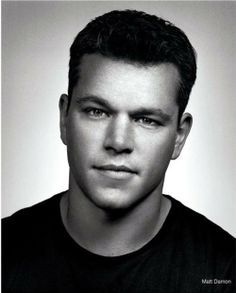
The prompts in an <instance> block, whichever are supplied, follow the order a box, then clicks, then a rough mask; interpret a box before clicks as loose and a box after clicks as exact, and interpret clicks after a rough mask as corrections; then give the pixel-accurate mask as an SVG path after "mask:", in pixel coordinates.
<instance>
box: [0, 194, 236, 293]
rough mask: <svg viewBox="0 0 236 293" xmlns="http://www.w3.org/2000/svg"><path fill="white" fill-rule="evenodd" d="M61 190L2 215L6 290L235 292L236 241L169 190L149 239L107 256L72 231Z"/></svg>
mask: <svg viewBox="0 0 236 293" xmlns="http://www.w3.org/2000/svg"><path fill="white" fill-rule="evenodd" d="M62 195H63V193H62V194H58V195H55V196H53V197H52V198H50V199H48V200H46V201H43V202H41V203H39V204H37V205H34V206H33V207H30V208H26V209H23V210H21V211H19V212H17V213H15V214H14V215H12V216H11V217H8V218H5V219H4V220H3V224H2V233H3V234H2V273H3V274H2V292H3V293H4V292H19V293H20V292H21V293H23V292H24V293H27V292H34V293H39V292H40V293H43V292H44V293H45V292H58V293H60V292H65V293H70V292H77V293H80V292H82V293H85V292H86V293H93V292H94V293H95V292H96V293H118V292H120V293H121V292H122V293H123V292H127V293H136V292H137V293H154V292H155V293H158V292H163V293H170V292H178V293H180V292H181V293H184V292H197V293H199V292H220V293H221V292H236V291H235V259H234V257H235V252H236V246H235V239H234V238H233V237H232V236H231V235H229V234H228V233H227V232H225V231H224V230H223V229H221V228H220V227H218V226H217V225H215V224H213V223H212V222H210V221H209V220H208V219H206V218H205V217H203V216H202V215H200V214H198V213H196V212H194V211H192V210H191V209H189V208H187V207H185V206H184V205H182V204H181V203H180V202H178V201H177V200H175V199H173V198H171V197H170V196H167V197H168V198H169V199H170V200H171V202H172V207H171V209H170V212H169V214H168V216H167V218H166V220H165V222H164V224H163V226H162V228H161V230H160V231H159V233H158V234H157V235H156V236H155V237H154V238H153V239H152V240H151V241H150V242H149V243H147V244H146V245H145V246H143V247H142V248H141V249H139V250H137V251H135V252H132V253H129V254H126V255H123V256H116V257H105V256H100V255H96V254H93V253H91V252H89V251H87V250H85V249H84V248H82V247H80V246H79V245H78V244H77V243H76V242H75V241H74V240H73V239H72V238H71V237H70V236H69V234H68V233H67V231H66V230H65V228H64V226H63V223H62V220H61V216H60V207H59V202H60V198H61V196H62Z"/></svg>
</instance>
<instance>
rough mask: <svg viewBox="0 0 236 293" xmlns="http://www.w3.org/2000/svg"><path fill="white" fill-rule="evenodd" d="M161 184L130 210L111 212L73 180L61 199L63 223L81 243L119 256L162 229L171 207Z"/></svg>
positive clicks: (104, 252)
mask: <svg viewBox="0 0 236 293" xmlns="http://www.w3.org/2000/svg"><path fill="white" fill-rule="evenodd" d="M70 180H71V179H70ZM162 185H163V184H161V186H160V188H159V189H160V190H159V189H157V190H155V191H153V192H152V193H151V194H149V196H148V197H147V198H145V200H143V201H142V202H140V203H139V204H138V205H136V206H135V207H134V208H132V209H129V211H127V212H125V211H123V212H122V213H121V212H117V211H116V212H115V213H112V212H111V211H104V210H103V209H100V208H98V207H97V206H95V205H94V204H93V203H92V202H91V201H90V200H89V199H88V198H87V197H86V196H85V195H84V194H83V192H82V190H81V189H79V187H78V186H77V185H76V186H75V185H74V184H70V188H69V191H68V192H67V193H66V194H65V196H64V197H63V198H62V200H61V215H62V220H63V223H64V226H65V228H66V230H67V232H68V233H69V234H70V236H71V237H72V238H73V239H74V240H75V241H76V242H77V243H78V244H79V245H80V246H82V247H84V248H85V249H87V250H89V251H91V252H93V253H95V254H99V255H103V256H119V255H123V254H127V253H131V252H133V251H136V250H138V249H140V248H141V247H142V246H144V245H145V244H146V243H148V242H149V241H150V240H151V239H152V238H153V237H154V236H155V235H156V234H157V233H158V232H159V230H160V228H161V227H162V225H163V223H164V221H165V219H166V217H167V215H168V212H169V210H170V206H171V203H170V201H169V200H168V199H166V198H165V197H163V196H162V193H161V190H162Z"/></svg>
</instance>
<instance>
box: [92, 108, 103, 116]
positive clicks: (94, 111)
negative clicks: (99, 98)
mask: <svg viewBox="0 0 236 293" xmlns="http://www.w3.org/2000/svg"><path fill="white" fill-rule="evenodd" d="M93 114H94V115H95V116H101V115H102V111H101V110H99V109H94V110H93Z"/></svg>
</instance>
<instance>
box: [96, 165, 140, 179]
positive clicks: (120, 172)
mask: <svg viewBox="0 0 236 293" xmlns="http://www.w3.org/2000/svg"><path fill="white" fill-rule="evenodd" d="M93 168H94V169H96V170H97V171H98V172H99V173H100V174H102V175H104V176H106V177H109V178H112V179H120V180H122V179H129V178H131V177H133V175H135V174H137V172H136V171H135V170H133V169H131V168H129V167H127V166H125V165H113V164H108V165H101V166H94V167H93Z"/></svg>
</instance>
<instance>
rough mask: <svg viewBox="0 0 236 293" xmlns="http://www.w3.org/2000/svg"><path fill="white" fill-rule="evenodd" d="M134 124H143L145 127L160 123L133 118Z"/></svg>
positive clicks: (147, 119) (144, 118) (146, 118)
mask: <svg viewBox="0 0 236 293" xmlns="http://www.w3.org/2000/svg"><path fill="white" fill-rule="evenodd" d="M135 122H138V123H140V124H143V125H145V126H158V125H160V123H159V122H158V121H156V120H153V119H151V118H148V117H139V118H135Z"/></svg>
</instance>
